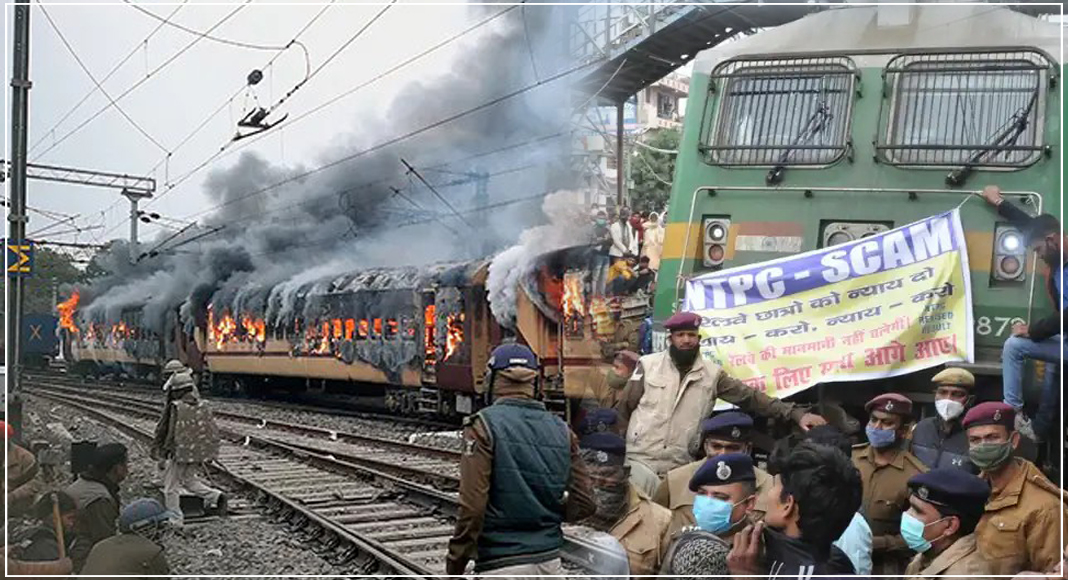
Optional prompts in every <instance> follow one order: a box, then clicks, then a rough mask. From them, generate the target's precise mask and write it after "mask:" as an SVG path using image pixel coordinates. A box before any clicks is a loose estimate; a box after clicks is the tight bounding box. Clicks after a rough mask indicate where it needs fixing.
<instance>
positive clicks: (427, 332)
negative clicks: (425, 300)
mask: <svg viewBox="0 0 1068 580" xmlns="http://www.w3.org/2000/svg"><path fill="white" fill-rule="evenodd" d="M436 310H437V309H436V308H435V307H434V305H433V304H429V305H427V307H426V310H425V311H424V312H423V351H424V352H425V353H426V356H425V361H426V364H427V365H433V364H434V362H435V359H436V358H437V349H435V348H434V330H435V328H434V325H435V324H437V318H436V317H435V312H436Z"/></svg>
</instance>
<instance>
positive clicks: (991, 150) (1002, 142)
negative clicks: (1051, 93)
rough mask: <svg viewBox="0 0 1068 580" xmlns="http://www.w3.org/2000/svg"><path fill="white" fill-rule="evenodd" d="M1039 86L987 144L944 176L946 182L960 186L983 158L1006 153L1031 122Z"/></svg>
mask: <svg viewBox="0 0 1068 580" xmlns="http://www.w3.org/2000/svg"><path fill="white" fill-rule="evenodd" d="M1038 93H1039V87H1037V86H1036V87H1035V92H1034V93H1032V94H1031V98H1030V99H1028V101H1027V104H1026V105H1024V106H1023V107H1022V108H1021V109H1018V110H1017V111H1016V112H1015V113H1013V114H1012V116H1011V117H1009V119H1008V123H1007V124H1006V125H1005V128H1004V129H1002V130H1001V131H1000V132H999V133H998V134H996V135H995V136H994V138H993V139H991V140H990V141H989V142H988V143H989V146H986V147H983V148H982V149H980V150H978V151H976V152H975V153H972V155H971V157H969V158H968V160H967V161H965V162H964V165H963V166H962V167H961V168H960V169H954V170H953V171H951V172H950V173H949V175H947V176H946V184H948V185H954V186H960V185H964V182H965V181H967V180H968V176H969V175H971V173H972V171H974V170H975V168H976V166H977V165H979V162H981V161H982V160H983V159H984V158H986V157H987V156H992V155H996V154H998V153H1008V151H1009V147H1012V146H1013V145H1015V144H1016V142H1017V141H1019V140H1020V136H1021V135H1023V133H1024V131H1026V130H1027V126H1028V125H1030V123H1031V111H1033V110H1034V109H1035V104H1036V103H1037V102H1038Z"/></svg>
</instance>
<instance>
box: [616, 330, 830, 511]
mask: <svg viewBox="0 0 1068 580" xmlns="http://www.w3.org/2000/svg"><path fill="white" fill-rule="evenodd" d="M664 327H665V328H667V329H668V330H669V331H670V332H671V336H670V338H669V342H670V344H669V347H668V350H667V351H664V352H658V353H654V354H649V355H645V356H643V357H642V358H641V359H640V360H639V361H638V367H637V368H636V369H635V370H634V375H632V376H631V378H630V381H628V383H627V389H626V392H625V393H624V397H623V400H622V401H620V405H619V414H620V416H621V417H622V419H623V421H624V422H626V423H627V461H628V462H629V463H630V465H631V481H633V482H634V483H635V485H637V486H638V487H640V488H641V489H642V490H643V491H645V492H646V493H648V494H649V495H652V494H654V493H656V488H657V486H658V485H660V478H662V477H664V476H665V475H667V473H668V472H669V471H671V470H672V469H674V468H676V467H681V466H683V465H686V464H687V463H689V462H690V461H691V460H692V459H693V458H692V457H691V455H690V448H689V447H690V442H691V440H692V439H693V438H694V436H695V435H696V434H697V430H698V429H699V428H700V425H701V421H702V420H703V419H704V418H706V417H708V416H710V415H711V414H712V408H713V407H714V406H715V404H716V400H717V399H723V400H724V401H727V402H728V403H732V404H735V405H737V406H739V407H740V408H741V409H742V410H744V411H748V412H752V413H756V414H758V415H761V416H773V417H776V418H778V419H782V420H789V421H791V422H795V423H797V424H799V425H800V426H801V428H802V429H805V430H807V429H809V428H810V427H815V426H816V425H822V424H824V423H825V421H824V420H823V418H822V417H820V416H819V415H813V414H811V413H805V412H804V411H802V410H801V409H798V408H797V407H795V406H794V405H792V404H790V403H786V402H783V401H780V400H778V399H773V398H771V397H769V396H767V395H765V394H764V393H761V392H760V391H757V390H755V389H753V388H752V387H750V386H748V385H746V384H745V383H743V382H741V381H739V380H738V379H735V378H733V377H731V376H730V375H728V374H727V373H725V372H723V370H722V369H721V368H720V367H719V365H717V364H715V363H713V362H712V361H710V360H707V359H705V358H704V357H703V356H701V349H700V335H699V334H698V329H699V328H700V327H701V317H700V316H699V315H697V314H694V313H693V312H680V313H678V314H676V315H674V316H672V317H671V318H669V319H667V321H666V322H664Z"/></svg>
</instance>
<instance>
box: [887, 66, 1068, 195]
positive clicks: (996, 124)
mask: <svg viewBox="0 0 1068 580" xmlns="http://www.w3.org/2000/svg"><path fill="white" fill-rule="evenodd" d="M1051 74H1054V73H1053V72H1052V64H1051V62H1050V61H1049V59H1048V57H1046V56H1045V55H1043V54H1042V53H1039V52H1037V51H1031V50H1022V51H1021V50H1016V51H1009V52H985V53H950V54H922V55H901V56H897V57H895V58H893V59H891V60H890V62H889V63H887V67H886V69H885V70H884V82H885V85H884V95H885V96H886V97H887V98H886V99H884V102H883V107H882V109H883V111H884V114H883V117H884V120H883V121H882V126H884V127H885V132H884V133H883V135H882V139H881V141H882V142H881V143H878V144H877V145H876V149H877V150H878V152H879V158H880V160H882V161H884V162H887V163H890V164H893V165H903V166H928V167H939V168H944V167H958V168H960V169H961V170H962V171H965V172H967V171H968V170H970V168H972V167H985V168H1004V169H1012V168H1020V167H1025V166H1027V165H1030V164H1032V163H1034V162H1035V161H1037V160H1038V158H1039V156H1040V155H1041V152H1042V150H1043V147H1042V120H1043V118H1044V117H1045V114H1044V113H1045V111H1044V109H1045V105H1046V98H1045V96H1046V89H1047V88H1048V87H1050V86H1051V84H1050V75H1051ZM961 177H962V176H960V175H957V176H954V175H953V174H951V175H950V177H949V178H948V179H949V181H951V182H955V181H959V180H960V178H961ZM952 184H955V185H959V183H952Z"/></svg>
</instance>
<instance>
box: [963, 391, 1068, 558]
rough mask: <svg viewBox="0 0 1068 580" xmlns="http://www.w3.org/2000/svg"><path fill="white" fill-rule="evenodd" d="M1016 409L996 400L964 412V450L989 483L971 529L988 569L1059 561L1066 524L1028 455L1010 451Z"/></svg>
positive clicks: (1059, 498) (1053, 491) (1054, 490)
mask: <svg viewBox="0 0 1068 580" xmlns="http://www.w3.org/2000/svg"><path fill="white" fill-rule="evenodd" d="M1015 422H1016V412H1015V411H1014V410H1013V408H1012V407H1011V406H1009V405H1006V404H1005V403H1002V402H989V403H981V404H979V405H976V406H975V407H973V408H972V409H971V410H970V411H968V414H967V415H965V416H964V428H965V429H966V430H967V432H968V444H969V445H970V446H971V448H970V449H969V455H970V456H971V459H972V463H975V465H976V466H978V467H979V469H981V470H982V474H981V475H982V477H983V478H984V479H986V480H987V481H988V482H989V483H990V487H991V492H990V499H989V500H988V501H987V503H986V509H985V511H984V513H983V517H982V519H981V520H979V525H978V527H976V530H975V534H976V537H977V543H978V545H979V552H980V553H981V554H983V556H984V557H985V558H986V559H987V560H989V561H990V564H991V567H992V573H993V574H998V575H1012V574H1017V573H1019V572H1021V571H1024V570H1033V571H1041V572H1047V571H1050V570H1052V569H1053V568H1054V567H1055V566H1057V565H1058V563H1059V562H1060V561H1061V553H1062V549H1063V548H1064V546H1062V545H1061V540H1062V539H1063V538H1065V537H1068V529H1064V528H1062V527H1061V522H1062V520H1063V519H1065V518H1066V517H1068V516H1065V513H1066V512H1065V505H1064V496H1063V493H1062V491H1061V489H1060V488H1058V487H1057V486H1056V485H1054V484H1053V483H1051V482H1050V481H1049V480H1048V479H1046V476H1044V475H1042V472H1041V471H1039V470H1038V468H1037V467H1035V465H1034V464H1033V463H1031V462H1030V461H1027V460H1026V459H1021V458H1019V457H1013V451H1014V449H1015V448H1016V447H1017V446H1018V445H1019V444H1020V434H1019V433H1017V432H1016V431H1015V430H1014V428H1015V424H1016V423H1015Z"/></svg>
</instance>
